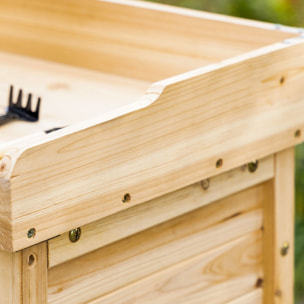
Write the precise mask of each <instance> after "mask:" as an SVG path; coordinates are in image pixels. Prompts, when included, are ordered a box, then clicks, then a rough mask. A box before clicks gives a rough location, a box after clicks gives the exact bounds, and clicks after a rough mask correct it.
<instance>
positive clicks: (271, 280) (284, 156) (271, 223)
mask: <svg viewBox="0 0 304 304" xmlns="http://www.w3.org/2000/svg"><path fill="white" fill-rule="evenodd" d="M294 187H295V184H294V149H293V148H290V149H287V150H284V151H282V152H279V153H277V154H276V156H275V178H274V182H273V185H272V187H271V188H270V189H269V190H268V195H269V199H268V204H265V206H264V209H265V210H264V228H265V233H264V261H265V264H264V267H265V293H264V303H267V304H268V303H269V304H285V303H293V300H294V299H293V282H294V281H293V280H294ZM286 242H287V243H288V245H289V249H288V252H287V254H286V255H282V247H283V246H284V243H286Z"/></svg>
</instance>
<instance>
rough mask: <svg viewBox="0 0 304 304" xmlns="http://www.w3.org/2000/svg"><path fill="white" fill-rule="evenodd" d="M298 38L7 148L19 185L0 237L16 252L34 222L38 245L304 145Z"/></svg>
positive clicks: (9, 173)
mask: <svg viewBox="0 0 304 304" xmlns="http://www.w3.org/2000/svg"><path fill="white" fill-rule="evenodd" d="M299 41H300V40H299ZM299 41H291V42H290V43H289V44H287V43H282V44H277V45H274V46H272V47H269V48H265V49H261V50H259V51H257V52H254V53H251V54H247V55H244V56H242V57H238V58H237V59H234V60H231V61H225V62H223V63H221V64H220V65H219V66H212V67H208V68H205V69H204V68H203V69H200V70H197V71H194V72H191V73H188V74H185V75H181V76H179V77H176V78H173V79H170V80H165V81H163V82H160V83H158V84H155V85H154V86H153V87H152V88H151V90H150V91H149V92H150V95H149V93H148V94H147V95H146V96H145V97H144V99H143V100H142V101H141V102H140V103H138V104H136V107H135V108H133V110H134V111H133V112H132V113H130V114H127V115H124V116H121V117H118V118H116V119H113V120H110V121H107V122H106V123H100V121H99V122H97V121H98V120H96V121H92V122H90V123H88V124H83V125H81V126H77V127H70V128H66V130H63V131H62V132H60V134H59V135H58V134H56V132H55V133H54V134H53V135H52V134H51V135H52V136H49V137H48V138H47V139H45V141H43V142H41V141H39V140H37V139H35V140H34V139H33V140H27V141H23V142H22V141H21V142H19V143H15V144H14V145H13V146H12V147H11V148H10V147H6V148H5V151H3V152H4V156H3V158H2V160H1V162H0V166H1V164H2V163H6V167H7V169H6V170H5V172H1V171H0V178H2V179H4V180H10V182H11V192H12V199H11V206H12V207H11V208H12V209H11V217H9V218H8V221H10V222H11V225H12V226H13V229H12V230H13V235H12V237H11V239H9V240H2V242H4V241H5V242H11V243H12V247H13V248H14V250H18V249H20V248H23V247H26V246H28V244H29V240H28V239H27V237H26V235H27V231H28V229H30V228H32V227H34V228H36V231H37V235H36V237H35V238H33V239H31V240H30V243H31V244H34V243H38V242H41V241H43V240H47V239H49V238H52V237H55V236H57V235H58V234H61V233H63V232H65V231H68V230H70V229H73V228H75V227H78V226H82V225H85V224H88V223H90V222H92V221H95V220H98V219H101V218H104V217H105V216H108V215H110V214H114V213H116V212H119V211H121V210H124V209H126V208H129V207H131V206H133V205H136V204H140V203H142V202H145V201H147V200H151V199H153V198H155V197H159V196H161V195H164V194H166V193H169V192H172V191H175V190H177V189H180V188H182V187H185V186H187V185H191V184H193V183H195V182H197V181H199V180H201V179H203V178H207V177H209V176H213V175H217V174H219V173H222V172H224V171H227V170H231V169H232V168H235V167H238V166H241V165H242V164H244V163H247V162H249V161H251V160H254V159H259V158H262V157H264V156H266V155H270V154H272V153H274V152H276V151H279V150H281V149H283V148H286V147H289V146H293V145H295V144H296V143H300V142H301V141H302V140H303V138H302V137H301V134H300V136H295V131H296V130H297V129H299V130H301V129H302V130H303V128H304V125H303V117H302V115H301V113H302V112H303V110H304V100H303V98H302V97H303V95H304V87H303V85H302V83H303V80H304V79H303V78H304V71H303V69H302V68H301V66H302V62H304V43H300V42H299ZM248 67H250V69H248ZM236 84H237V86H236ZM157 92H158V93H159V94H160V96H159V97H158V99H157V101H155V102H154V103H153V104H151V105H150V106H148V107H145V108H142V107H144V106H145V105H148V104H150V103H151V100H150V99H149V98H157V97H156V96H157V94H158V93H157ZM161 92H162V93H161ZM139 108H142V109H141V110H138V111H135V109H139ZM107 118H109V117H107ZM113 118H114V116H113ZM291 118H292V119H291ZM100 120H101V121H102V118H100ZM302 133H303V132H302ZM297 134H298V133H297ZM29 146H30V147H31V148H27V147H29ZM46 159H47V161H46ZM220 159H221V160H222V161H223V165H222V166H221V168H218V167H217V166H216V162H217V160H220ZM127 193H128V194H130V196H131V201H130V203H128V204H125V203H123V202H122V201H123V197H124V195H125V194H127ZM25 205H26V206H27V208H24V206H25ZM72 211H73V212H72Z"/></svg>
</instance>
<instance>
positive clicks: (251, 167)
mask: <svg viewBox="0 0 304 304" xmlns="http://www.w3.org/2000/svg"><path fill="white" fill-rule="evenodd" d="M258 166H259V161H257V160H256V161H253V162H251V163H249V164H248V170H249V172H251V173H253V172H255V171H256V170H257V169H258Z"/></svg>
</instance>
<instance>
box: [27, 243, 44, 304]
mask: <svg viewBox="0 0 304 304" xmlns="http://www.w3.org/2000/svg"><path fill="white" fill-rule="evenodd" d="M22 262H23V266H22V296H23V302H22V304H46V303H47V275H48V274H47V270H48V265H47V243H46V242H44V243H41V244H38V245H35V246H33V247H29V248H27V249H24V250H23V251H22Z"/></svg>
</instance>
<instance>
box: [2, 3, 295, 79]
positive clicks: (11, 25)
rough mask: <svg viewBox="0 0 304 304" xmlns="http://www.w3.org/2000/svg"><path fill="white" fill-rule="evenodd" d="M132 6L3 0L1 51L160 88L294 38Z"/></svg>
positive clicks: (205, 17)
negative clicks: (204, 68)
mask: <svg viewBox="0 0 304 304" xmlns="http://www.w3.org/2000/svg"><path fill="white" fill-rule="evenodd" d="M124 2H125V1H93V0H90V1H82V0H73V1H72V0H51V1H39V0H35V1H34V0H31V1H24V0H1V1H0V48H1V49H2V50H5V51H9V52H13V53H19V54H20V53H21V54H25V55H30V56H34V57H39V58H43V59H47V60H53V61H57V62H62V63H66V64H71V65H76V66H81V67H86V68H90V69H95V70H96V69H97V70H101V71H105V72H110V73H115V74H120V75H124V76H127V77H134V78H138V79H142V80H143V79H145V80H149V81H157V80H160V79H164V78H167V77H169V76H173V75H176V74H179V73H182V72H186V71H190V70H191V69H195V68H198V67H201V66H204V65H206V64H208V63H213V62H217V61H220V60H222V59H227V58H230V57H233V56H236V55H239V54H242V53H244V52H247V51H250V50H254V49H256V48H259V47H262V46H265V45H268V44H271V43H274V42H278V41H281V40H283V39H286V38H287V37H291V36H294V34H291V33H284V32H281V31H278V30H276V31H275V30H266V29H263V28H262V27H255V26H250V24H248V22H247V24H246V23H244V25H242V22H234V20H233V19H229V18H228V20H227V19H226V20H225V18H224V20H221V19H222V18H221V17H218V18H216V17H214V15H211V14H210V15H211V18H210V15H208V14H203V13H198V12H192V13H191V11H189V10H181V9H180V10H177V9H172V8H170V7H168V6H167V7H164V8H163V7H162V6H159V5H151V4H148V3H144V2H143V3H139V4H138V1H134V2H133V3H132V2H130V1H129V4H127V5H124V4H125V3H124ZM130 3H131V5H130ZM229 21H230V22H229ZM248 25H249V26H248ZM253 25H254V24H253ZM267 27H269V28H271V27H270V26H265V28H267ZM273 29H275V27H274V26H273Z"/></svg>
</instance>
